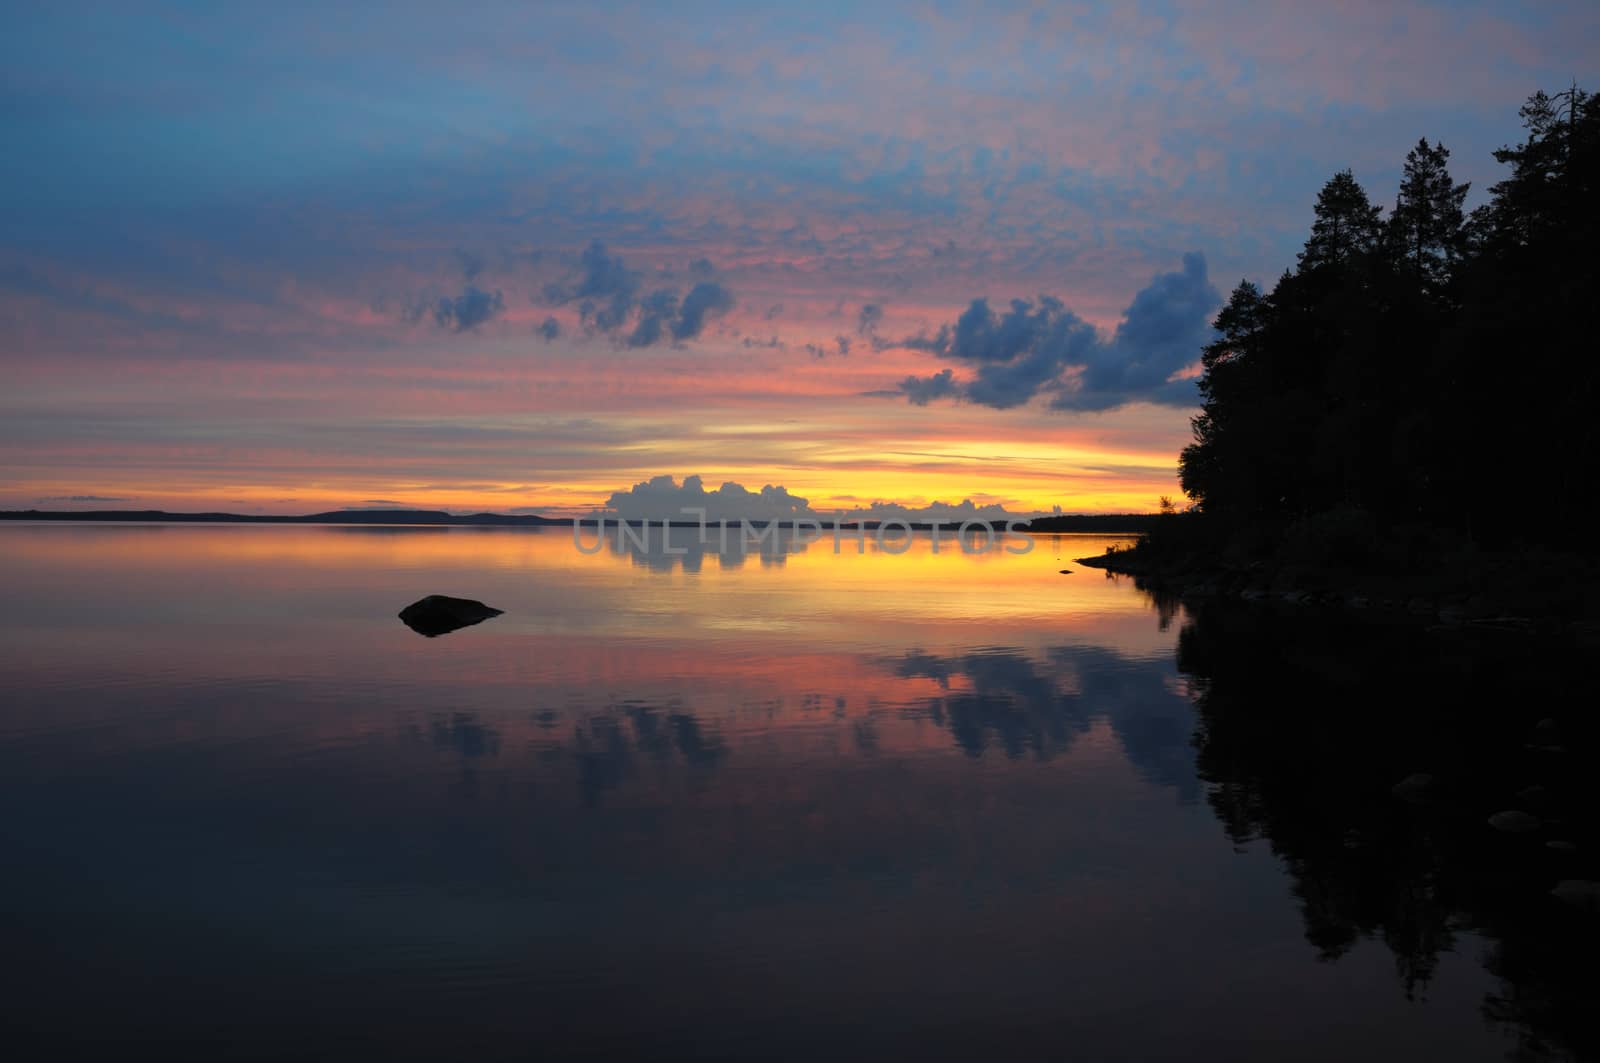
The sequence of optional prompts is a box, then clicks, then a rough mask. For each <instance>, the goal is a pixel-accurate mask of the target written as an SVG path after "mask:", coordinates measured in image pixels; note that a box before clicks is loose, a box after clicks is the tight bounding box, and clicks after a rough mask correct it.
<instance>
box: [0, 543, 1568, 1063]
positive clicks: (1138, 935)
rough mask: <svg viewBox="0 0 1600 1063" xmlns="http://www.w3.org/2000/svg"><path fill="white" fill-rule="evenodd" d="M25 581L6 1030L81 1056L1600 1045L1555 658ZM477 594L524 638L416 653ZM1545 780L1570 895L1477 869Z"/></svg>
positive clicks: (539, 578)
mask: <svg viewBox="0 0 1600 1063" xmlns="http://www.w3.org/2000/svg"><path fill="white" fill-rule="evenodd" d="M685 531H686V532H687V533H688V535H689V536H690V537H691V538H692V537H694V536H696V535H697V532H696V530H694V529H685ZM0 537H4V542H3V543H0V547H4V549H0V565H4V566H5V572H4V576H5V578H6V583H7V587H8V592H9V594H10V595H11V598H10V601H11V604H12V607H11V608H10V609H8V610H7V611H6V612H5V614H4V615H0V688H3V689H5V690H6V691H7V694H8V699H7V702H6V704H5V706H4V708H3V710H0V806H3V807H5V808H7V809H17V810H22V812H21V814H14V815H7V816H4V817H0V844H3V845H4V846H5V849H6V851H7V852H10V853H13V854H18V859H19V866H22V867H24V868H25V872H24V873H21V874H17V875H13V876H8V877H7V878H6V879H5V880H4V881H3V882H0V912H3V913H5V914H4V915H3V918H4V920H5V926H4V927H3V929H4V930H5V931H6V933H7V940H8V942H10V943H14V944H13V945H12V954H13V955H14V956H17V957H21V959H19V960H17V961H16V962H13V963H12V964H11V965H10V967H9V971H8V973H5V974H3V975H0V977H3V978H4V979H5V984H4V986H0V990H3V991H4V992H6V994H7V999H8V1002H9V1003H10V1004H11V1005H12V1015H13V1016H21V1017H22V1027H23V1032H24V1033H27V1034H31V1035H35V1036H36V1037H37V1038H39V1039H42V1040H46V1041H52V1042H53V1043H54V1044H55V1046H56V1048H57V1049H59V1048H60V1047H63V1046H65V1045H69V1044H74V1042H75V1041H78V1040H82V1039H83V1038H85V1037H87V1036H90V1033H89V1032H86V1024H84V1023H83V1022H82V1021H81V1018H82V1015H83V1014H85V1009H89V1010H90V1011H92V1012H93V1014H94V1015H95V1016H96V1019H97V1023H96V1025H95V1029H96V1030H100V1031H104V1033H103V1036H104V1037H105V1038H106V1040H107V1041H108V1042H114V1043H116V1044H118V1045H119V1046H125V1045H126V1044H127V1043H135V1044H141V1045H142V1046H144V1047H163V1046H165V1047H170V1046H171V1045H172V1044H173V1043H176V1042H177V1041H179V1040H183V1041H184V1043H186V1044H187V1043H197V1042H199V1043H205V1044H207V1045H210V1046H214V1047H216V1048H217V1049H218V1051H217V1052H216V1054H218V1055H228V1054H237V1053H234V1052H231V1051H229V1050H230V1049H233V1048H236V1047H237V1046H238V1045H239V1044H240V1043H241V1042H242V1041H246V1040H248V1041H249V1042H250V1044H252V1045H253V1046H254V1048H255V1050H256V1051H258V1052H259V1053H260V1054H264V1055H271V1054H280V1055H303V1054H306V1053H307V1051H308V1050H314V1051H322V1050H323V1049H325V1047H326V1046H327V1045H328V1044H329V1043H331V1042H330V1041H329V1037H330V1036H335V1037H337V1038H339V1039H340V1044H341V1046H344V1045H346V1044H348V1045H349V1046H350V1051H349V1052H348V1053H345V1054H346V1055H350V1056H361V1055H374V1056H379V1055H383V1056H391V1055H393V1054H396V1053H398V1054H402V1055H416V1056H427V1055H434V1056H437V1055H459V1054H464V1053H465V1052H466V1051H468V1050H470V1051H471V1053H472V1054H473V1055H474V1056H475V1057H480V1058H481V1057H502V1056H504V1057H513V1058H515V1057H517V1056H521V1055H526V1054H527V1053H528V1052H529V1051H530V1045H531V1046H536V1049H537V1051H539V1052H541V1053H545V1054H549V1055H564V1054H567V1055H570V1054H585V1053H586V1054H589V1055H605V1054H607V1053H611V1054H619V1053H627V1052H632V1053H635V1054H639V1053H643V1052H653V1053H655V1054H658V1055H674V1054H694V1055H699V1056H707V1055H712V1056H717V1055H720V1056H723V1057H750V1056H760V1057H771V1056H782V1055H787V1056H790V1057H796V1058H815V1057H817V1056H819V1055H823V1054H826V1055H828V1056H829V1057H830V1058H835V1057H856V1058H886V1057H888V1058H895V1057H903V1056H905V1055H908V1054H917V1053H925V1054H935V1055H948V1054H950V1053H952V1052H957V1051H965V1052H968V1053H970V1054H978V1053H980V1052H981V1053H983V1054H986V1055H994V1054H997V1053H998V1054H1030V1055H1037V1054H1040V1046H1041V1045H1050V1046H1059V1045H1061V1044H1071V1045H1073V1047H1074V1050H1076V1051H1081V1052H1082V1053H1083V1054H1084V1055H1086V1056H1088V1057H1091V1058H1098V1057H1110V1056H1119V1055H1120V1056H1123V1057H1126V1058H1141V1059H1143V1058H1188V1057H1190V1056H1194V1055H1199V1056H1211V1057H1217V1058H1260V1059H1279V1058H1283V1056H1285V1055H1286V1054H1292V1055H1295V1056H1296V1057H1298V1058H1317V1057H1321V1058H1327V1059H1347V1058H1350V1057H1351V1056H1366V1057H1370V1058H1374V1059H1381V1058H1412V1057H1417V1056H1427V1057H1439V1058H1452V1059H1468V1058H1498V1057H1499V1056H1501V1055H1502V1050H1503V1048H1504V1047H1505V1044H1504V1043H1503V1042H1502V1040H1501V1038H1500V1037H1499V1035H1498V1034H1497V1033H1495V1032H1494V1031H1489V1032H1486V1031H1485V1029H1484V1027H1483V1024H1482V1022H1481V1018H1482V1016H1483V1015H1484V1014H1487V1015H1490V1016H1491V1017H1493V1018H1495V1019H1496V1021H1497V1022H1499V1023H1500V1024H1501V1026H1502V1027H1504V1028H1509V1029H1512V1030H1514V1031H1516V1032H1518V1034H1519V1036H1520V1037H1521V1038H1522V1046H1523V1048H1524V1049H1526V1050H1527V1051H1529V1052H1532V1051H1535V1050H1537V1049H1539V1048H1541V1047H1556V1048H1559V1047H1560V1046H1563V1045H1565V1046H1568V1047H1570V1048H1572V1049H1574V1050H1575V1051H1576V1050H1584V1051H1587V1050H1590V1049H1592V1048H1593V1047H1594V1045H1593V1042H1592V1041H1591V1040H1586V1038H1587V1037H1588V1036H1589V1035H1588V1033H1587V1030H1588V1027H1586V1026H1584V1025H1583V1020H1582V1018H1581V1010H1580V1008H1581V1001H1582V997H1583V994H1584V993H1585V992H1589V991H1592V990H1593V989H1594V988H1596V987H1595V986H1594V985H1593V976H1592V975H1590V974H1589V973H1588V972H1587V971H1586V970H1585V969H1582V968H1581V966H1580V961H1581V960H1582V959H1583V957H1584V956H1585V955H1587V953H1586V952H1585V950H1586V949H1589V948H1590V947H1591V945H1592V942H1591V941H1590V940H1589V939H1588V938H1585V937H1584V933H1585V931H1583V930H1582V928H1581V927H1575V924H1574V923H1573V922H1572V917H1571V913H1569V912H1568V911H1566V910H1565V909H1559V908H1558V907H1552V906H1551V905H1541V904H1539V903H1536V902H1537V901H1539V900H1540V899H1541V898H1543V891H1544V890H1547V889H1548V888H1549V882H1548V879H1549V876H1550V875H1551V874H1553V873H1555V871H1556V868H1557V862H1558V861H1559V860H1569V861H1571V860H1575V862H1574V863H1570V864H1567V865H1562V866H1565V867H1566V868H1567V870H1568V871H1572V872H1574V873H1575V874H1583V873H1584V866H1585V865H1583V863H1582V861H1583V860H1584V859H1587V857H1585V856H1583V855H1582V854H1583V853H1586V852H1592V851H1594V850H1593V848H1592V836H1591V833H1590V832H1589V830H1588V828H1587V827H1584V826H1583V825H1582V824H1583V823H1584V822H1586V821H1584V820H1582V818H1581V817H1580V816H1579V815H1578V813H1576V812H1574V811H1571V810H1572V809H1573V808H1576V807H1577V806H1578V802H1577V800H1576V795H1577V794H1580V793H1587V791H1586V790H1582V789H1580V788H1579V783H1580V781H1581V776H1582V772H1583V771H1587V770H1589V769H1591V768H1592V767H1593V765H1591V764H1588V763H1587V762H1585V761H1583V760H1582V755H1581V754H1580V753H1576V752H1575V753H1573V754H1570V755H1569V756H1568V759H1569V760H1571V761H1572V762H1573V763H1572V765H1569V766H1567V767H1560V766H1558V765H1552V764H1551V763H1549V759H1550V758H1551V757H1552V756H1553V755H1551V754H1544V753H1538V752H1537V751H1534V750H1524V749H1523V748H1522V746H1523V741H1524V739H1525V738H1526V735H1525V734H1524V733H1523V732H1522V731H1521V730H1520V729H1521V728H1525V727H1529V728H1531V727H1532V725H1533V724H1534V723H1536V722H1537V719H1538V718H1541V717H1543V716H1546V715H1552V714H1554V715H1559V716H1562V717H1563V720H1562V725H1563V727H1566V728H1567V729H1568V734H1569V741H1568V744H1569V745H1570V746H1571V747H1572V748H1573V749H1574V750H1576V749H1578V748H1579V747H1580V746H1581V747H1584V748H1593V746H1592V743H1589V744H1587V745H1586V743H1588V738H1587V737H1586V736H1585V734H1584V731H1583V728H1584V727H1585V726H1588V725H1587V724H1585V723H1583V722H1582V721H1577V722H1571V721H1569V720H1568V719H1567V718H1566V717H1570V716H1573V715H1574V714H1573V713H1572V712H1571V711H1570V710H1567V709H1566V708H1564V707H1565V706H1566V705H1568V704H1569V703H1570V694H1568V693H1567V691H1569V690H1572V689H1580V687H1579V686H1577V685H1575V684H1574V683H1573V681H1572V676H1571V669H1570V668H1568V669H1566V670H1564V671H1562V670H1558V669H1556V668H1554V667H1553V666H1551V665H1550V663H1549V662H1546V661H1544V660H1543V659H1542V658H1540V657H1539V655H1538V654H1537V653H1536V652H1535V651H1534V650H1532V649H1513V650H1507V651H1504V652H1502V651H1498V650H1496V651H1492V652H1491V651H1488V650H1485V649H1484V648H1482V647H1476V646H1473V647H1467V648H1465V649H1454V650H1451V649H1434V650H1429V649H1427V648H1426V645H1425V644H1424V643H1423V642H1412V641H1407V639H1408V638H1409V636H1407V639H1403V638H1401V637H1400V636H1398V635H1394V634H1392V633H1387V632H1386V633H1383V634H1382V635H1381V637H1380V636H1369V637H1357V636H1353V635H1350V634H1348V633H1344V632H1341V631H1338V630H1328V631H1321V630H1307V629H1304V628H1292V627H1291V626H1290V624H1289V622H1288V621H1286V620H1284V619H1283V618H1277V617H1272V618H1268V619H1261V618H1260V615H1259V614H1249V613H1245V614H1241V615H1235V614H1234V613H1232V612H1228V611H1206V612H1202V613H1200V614H1198V615H1191V614H1190V612H1189V611H1188V610H1187V609H1186V608H1185V607H1183V606H1180V605H1178V604H1177V603H1175V602H1161V603H1152V602H1151V601H1149V600H1148V599H1146V598H1144V597H1142V596H1141V595H1140V594H1139V593H1138V592H1137V591H1136V590H1135V589H1134V588H1133V587H1132V586H1130V585H1129V584H1128V583H1127V581H1118V580H1108V579H1099V578H1095V577H1094V576H1093V575H1092V574H1090V573H1083V572H1081V571H1080V572H1079V573H1078V574H1075V575H1073V576H1071V577H1062V576H1060V575H1059V574H1058V570H1059V569H1060V568H1061V567H1062V564H1061V563H1060V562H1058V561H1057V557H1059V556H1063V555H1064V556H1067V557H1072V556H1082V555H1086V554H1088V553H1095V552H1101V551H1103V549H1104V548H1105V546H1107V545H1109V542H1110V541H1111V540H1107V539H1088V540H1069V541H1052V540H1049V539H1045V540H1041V542H1040V543H1039V547H1038V549H1037V551H1036V552H1035V553H1034V554H1033V555H1026V556H1016V555H1011V554H1005V553H989V554H978V555H968V554H964V553H962V552H960V551H958V550H949V549H945V550H943V551H942V552H940V553H935V552H934V551H933V549H932V544H931V542H930V541H929V539H928V537H927V536H914V537H912V539H911V541H910V545H909V549H908V550H907V552H905V553H903V554H893V553H873V552H870V551H869V552H868V553H866V554H862V555H857V554H855V553H854V548H853V546H851V545H850V544H846V549H845V550H844V551H843V552H842V553H841V554H837V555H836V554H834V553H833V551H832V547H831V543H828V542H822V543H816V544H812V545H811V547H810V548H809V549H803V550H802V549H792V550H791V549H788V547H787V546H785V547H783V548H782V549H781V550H779V549H777V548H776V547H775V552H774V553H773V554H772V555H771V557H770V559H769V558H768V557H767V556H766V555H763V554H762V552H761V548H760V547H759V546H752V545H750V544H746V545H744V546H742V547H741V548H740V549H741V550H743V553H742V554H740V553H734V552H729V551H722V550H720V549H719V550H716V551H714V552H705V551H703V552H702V553H701V554H700V555H698V559H695V555H693V554H677V553H673V554H667V553H664V552H663V553H661V554H660V556H659V557H653V556H652V555H651V553H650V551H649V550H648V549H644V550H642V552H641V553H635V552H634V551H633V550H632V549H624V550H621V551H615V550H609V549H608V550H603V551H601V552H599V553H597V554H585V553H581V552H579V551H577V550H576V549H574V547H573V545H572V540H571V535H570V531H569V530H567V529H557V530H555V531H554V532H548V531H547V532H536V531H521V530H495V529H448V530H445V529H432V528H430V529H416V530H414V531H409V532H407V531H399V532H397V531H394V530H388V529H386V530H384V532H383V533H382V534H373V533H372V532H371V531H370V530H368V529H361V530H360V531H359V532H355V533H353V532H351V531H350V530H347V529H340V530H337V531H335V530H330V529H316V528H303V527H286V528H261V527H256V528H183V529H165V530H163V531H162V532H161V533H160V534H153V535H152V534H141V530H139V529H130V530H128V533H127V534H126V535H124V534H121V533H120V531H119V529H114V528H93V529H81V530H80V529H71V528H65V529H64V528H46V529H39V530H30V529H11V528H3V529H0ZM774 542H777V541H774ZM674 546H675V547H676V544H674ZM686 558H688V559H690V560H685V559H686ZM740 558H743V559H744V560H743V561H741V560H740ZM758 558H759V559H761V563H756V560H757V559H758ZM780 559H781V563H780ZM691 566H693V567H691ZM686 573H688V574H693V575H694V576H695V578H693V579H685V578H680V577H682V576H683V575H684V574H686ZM439 592H447V593H451V594H461V595H464V596H471V597H476V598H481V599H482V600H485V601H492V602H494V604H495V605H496V606H498V607H501V608H504V609H505V610H506V612H505V614H504V615H503V616H501V617H498V618H497V619H496V620H495V621H494V623H492V624H485V625H482V626H481V627H477V628H473V629H472V630H471V631H470V632H467V633H463V634H462V635H460V636H453V637H449V638H443V639H432V640H424V639H419V638H417V637H416V636H415V635H414V634H412V633H411V632H410V631H409V630H407V629H406V628H405V627H404V626H403V625H401V624H397V623H395V622H394V613H395V611H396V610H397V609H398V608H399V607H400V606H401V605H403V604H404V603H405V602H407V601H411V600H415V599H416V598H418V597H419V596H422V595H426V594H432V593H439ZM1507 654H1509V656H1508V655H1507ZM1519 655H1520V656H1519ZM1541 669H1542V671H1541ZM1505 705H1510V706H1512V707H1513V708H1512V711H1511V712H1510V713H1507V712H1504V711H1501V707H1502V706H1505ZM1507 721H1510V722H1509V723H1508V722H1507ZM1513 725H1514V726H1513ZM1507 728H1509V731H1508V729H1507ZM1508 749H1509V750H1512V751H1513V755H1511V756H1510V757H1509V759H1508V755H1507V750H1508ZM1540 757H1544V758H1546V759H1545V760H1540V759H1539V758H1540ZM1556 759H1560V758H1559V757H1557V758H1556ZM1415 772H1428V773H1430V774H1432V775H1434V776H1435V777H1436V778H1437V779H1438V780H1439V795H1438V797H1439V799H1438V800H1433V801H1429V802H1427V803H1420V804H1407V803H1403V802H1398V801H1396V799H1395V798H1394V796H1393V795H1392V794H1391V793H1390V787H1391V786H1392V785H1393V784H1394V783H1395V782H1396V781H1398V780H1399V779H1401V778H1404V777H1405V776H1407V775H1409V774H1412V773H1415ZM1531 781H1538V782H1541V783H1542V784H1543V785H1545V786H1546V788H1547V789H1548V790H1549V791H1550V794H1551V795H1552V797H1551V802H1552V804H1551V805H1550V806H1549V809H1548V810H1547V811H1546V812H1545V813H1542V814H1545V815H1548V816H1549V817H1551V818H1557V819H1560V818H1565V819H1566V820H1567V821H1568V822H1567V823H1566V824H1564V825H1562V827H1561V829H1562V830H1563V831H1564V832H1565V836H1566V837H1570V838H1572V839H1573V840H1574V841H1576V842H1577V843H1578V844H1579V846H1580V855H1579V856H1578V857H1577V858H1573V857H1571V856H1570V855H1568V856H1563V857H1559V858H1558V856H1557V854H1556V853H1555V852H1554V851H1553V850H1546V849H1545V848H1544V847H1543V844H1542V843H1543V841H1544V840H1545V839H1544V836H1543V835H1540V836H1533V837H1523V836H1518V837H1508V836H1501V835H1497V834H1493V833H1492V832H1489V831H1487V830H1486V828H1485V827H1484V826H1483V819H1484V817H1485V816H1487V815H1488V814H1489V813H1490V812H1493V811H1496V810H1498V808H1497V806H1498V807H1505V806H1504V804H1503V803H1504V802H1506V801H1510V800H1512V797H1511V796H1510V795H1513V794H1515V793H1516V792H1517V791H1518V790H1519V789H1521V788H1523V787H1525V786H1527V785H1528V784H1529V782H1531ZM1202 797H1203V798H1204V800H1201V798H1202ZM1563 809H1565V810H1566V811H1562V810H1563ZM1219 820H1220V821H1221V822H1222V824H1223V828H1222V829H1221V830H1219V828H1218V821H1219ZM1308 939H1309V943H1308ZM1452 949H1453V950H1454V951H1451V950H1452ZM1480 953H1485V955H1483V956H1482V959H1483V960H1484V963H1483V964H1480V963H1479V962H1478V961H1479V959H1480ZM1319 957H1320V958H1321V959H1322V960H1323V961H1333V962H1319ZM1396 964H1398V970H1399V973H1400V980H1399V982H1398V983H1397V982H1396V981H1395V979H1394V977H1393V976H1392V975H1391V973H1390V972H1391V970H1393V969H1395V967H1396ZM1407 988H1409V989H1410V991H1411V995H1412V997H1414V998H1415V1002H1414V1003H1407V1000H1406V992H1405V990H1406V989H1407ZM283 1016H295V1017H297V1018H296V1021H295V1022H284V1021H283ZM13 1025H16V1024H15V1023H13ZM463 1030H467V1031H476V1033H474V1034H473V1036H472V1037H465V1035H463V1033H462V1031H463ZM478 1034H481V1035H482V1036H481V1037H480V1036H478ZM464 1037H465V1039H464ZM1052 1050H1053V1049H1052ZM58 1054H59V1053H58Z"/></svg>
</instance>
